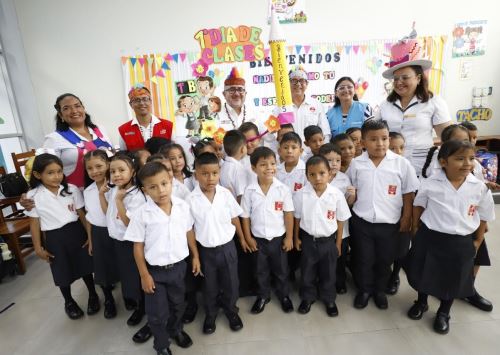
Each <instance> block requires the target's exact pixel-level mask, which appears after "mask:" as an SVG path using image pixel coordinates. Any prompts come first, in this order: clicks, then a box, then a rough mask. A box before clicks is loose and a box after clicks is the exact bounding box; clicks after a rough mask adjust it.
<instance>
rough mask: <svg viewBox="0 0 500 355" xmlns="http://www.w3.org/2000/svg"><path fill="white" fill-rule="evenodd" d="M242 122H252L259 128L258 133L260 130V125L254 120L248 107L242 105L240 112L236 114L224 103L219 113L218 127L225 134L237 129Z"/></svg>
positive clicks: (252, 113)
mask: <svg viewBox="0 0 500 355" xmlns="http://www.w3.org/2000/svg"><path fill="white" fill-rule="evenodd" d="M244 122H253V123H255V124H256V125H257V127H258V128H259V132H260V130H261V129H262V127H259V126H260V123H259V122H258V120H257V119H256V116H255V113H254V112H253V110H252V109H251V108H250V107H249V106H248V105H243V107H242V108H241V112H240V113H239V114H238V113H236V111H235V110H234V108H232V107H231V106H229V105H228V104H227V103H224V105H222V107H221V111H220V112H219V122H218V127H221V128H223V129H224V130H225V131H226V132H227V131H230V130H232V129H238V128H239V127H240V126H241V124H242V123H244Z"/></svg>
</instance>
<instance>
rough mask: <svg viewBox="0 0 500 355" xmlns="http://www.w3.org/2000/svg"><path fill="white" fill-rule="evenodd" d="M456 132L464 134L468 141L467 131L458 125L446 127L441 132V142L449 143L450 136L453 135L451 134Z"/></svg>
mask: <svg viewBox="0 0 500 355" xmlns="http://www.w3.org/2000/svg"><path fill="white" fill-rule="evenodd" d="M456 130H460V131H463V132H466V133H467V135H468V136H469V139H470V133H469V130H468V129H467V128H466V127H465V126H463V125H459V124H451V125H449V126H446V127H445V128H444V129H443V131H442V132H441V142H442V143H444V142H447V141H449V140H450V139H451V136H452V135H453V132H455V131H456Z"/></svg>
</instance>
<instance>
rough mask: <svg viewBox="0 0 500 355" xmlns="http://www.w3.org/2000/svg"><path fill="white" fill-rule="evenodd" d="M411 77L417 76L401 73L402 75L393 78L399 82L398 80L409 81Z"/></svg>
mask: <svg viewBox="0 0 500 355" xmlns="http://www.w3.org/2000/svg"><path fill="white" fill-rule="evenodd" d="M411 78H416V76H414V75H401V76H395V77H394V78H393V79H392V80H393V81H394V82H395V83H397V82H398V81H408V80H410V79H411Z"/></svg>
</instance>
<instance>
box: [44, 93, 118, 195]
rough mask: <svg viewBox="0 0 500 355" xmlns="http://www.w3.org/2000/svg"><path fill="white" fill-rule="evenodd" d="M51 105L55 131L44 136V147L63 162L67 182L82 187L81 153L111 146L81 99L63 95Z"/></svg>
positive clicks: (83, 170) (71, 95)
mask: <svg viewBox="0 0 500 355" xmlns="http://www.w3.org/2000/svg"><path fill="white" fill-rule="evenodd" d="M54 108H55V109H56V111H57V115H56V117H55V120H56V130H55V132H52V133H50V134H48V135H47V136H45V141H44V142H43V147H44V148H51V149H53V150H54V151H55V155H57V156H58V157H59V158H60V159H61V160H62V162H63V165H64V175H65V176H66V177H67V179H68V182H69V183H71V184H73V185H75V186H77V187H79V188H83V187H84V180H85V179H84V176H85V167H84V164H83V156H84V155H85V153H86V152H88V151H92V150H96V149H109V150H111V149H112V148H113V146H112V144H111V142H110V140H109V139H108V138H107V137H106V136H105V135H104V134H103V133H102V131H101V130H100V129H99V128H98V127H97V126H96V125H95V124H94V123H93V122H92V120H91V118H90V115H89V114H88V113H87V112H86V111H85V107H84V106H83V104H82V101H81V100H80V99H79V98H78V97H77V96H76V95H73V94H63V95H61V96H59V97H58V98H57V99H56V103H55V105H54Z"/></svg>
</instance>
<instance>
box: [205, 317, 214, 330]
mask: <svg viewBox="0 0 500 355" xmlns="http://www.w3.org/2000/svg"><path fill="white" fill-rule="evenodd" d="M215 319H216V318H215V317H208V316H207V317H205V321H204V322H203V333H205V334H212V333H213V332H215Z"/></svg>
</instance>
